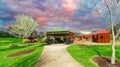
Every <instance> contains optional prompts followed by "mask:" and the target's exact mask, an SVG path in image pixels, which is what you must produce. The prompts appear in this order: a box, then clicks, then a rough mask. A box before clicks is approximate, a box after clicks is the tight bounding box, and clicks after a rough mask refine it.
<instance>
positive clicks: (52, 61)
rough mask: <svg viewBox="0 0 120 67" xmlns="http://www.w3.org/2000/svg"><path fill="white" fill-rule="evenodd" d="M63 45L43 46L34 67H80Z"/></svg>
mask: <svg viewBox="0 0 120 67" xmlns="http://www.w3.org/2000/svg"><path fill="white" fill-rule="evenodd" d="M67 46H68V45H65V44H52V45H47V46H45V48H44V50H43V52H42V54H41V56H40V57H39V60H38V62H37V63H36V64H35V67H82V66H81V65H80V64H79V63H78V62H76V61H75V60H74V59H73V58H72V57H71V56H70V54H69V53H68V52H67V50H66V47H67Z"/></svg>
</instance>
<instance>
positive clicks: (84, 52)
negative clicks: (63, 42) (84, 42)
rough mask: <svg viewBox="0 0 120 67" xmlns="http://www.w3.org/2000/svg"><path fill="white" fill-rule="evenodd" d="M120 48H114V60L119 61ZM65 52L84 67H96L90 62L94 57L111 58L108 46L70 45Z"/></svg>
mask: <svg viewBox="0 0 120 67" xmlns="http://www.w3.org/2000/svg"><path fill="white" fill-rule="evenodd" d="M119 49H120V46H116V58H117V59H120V50H119ZM67 51H68V52H69V53H70V54H71V55H72V57H73V58H74V59H75V60H76V61H78V62H79V63H80V64H82V65H83V66H84V67H97V65H96V64H95V63H94V62H93V61H92V58H93V57H94V56H97V55H98V56H105V57H111V46H110V45H90V46H78V45H71V46H69V47H68V48H67Z"/></svg>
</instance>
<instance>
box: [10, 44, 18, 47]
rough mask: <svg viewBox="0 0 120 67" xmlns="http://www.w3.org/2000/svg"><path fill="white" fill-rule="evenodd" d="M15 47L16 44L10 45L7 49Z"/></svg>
mask: <svg viewBox="0 0 120 67" xmlns="http://www.w3.org/2000/svg"><path fill="white" fill-rule="evenodd" d="M15 47H18V45H16V44H10V46H9V48H15Z"/></svg>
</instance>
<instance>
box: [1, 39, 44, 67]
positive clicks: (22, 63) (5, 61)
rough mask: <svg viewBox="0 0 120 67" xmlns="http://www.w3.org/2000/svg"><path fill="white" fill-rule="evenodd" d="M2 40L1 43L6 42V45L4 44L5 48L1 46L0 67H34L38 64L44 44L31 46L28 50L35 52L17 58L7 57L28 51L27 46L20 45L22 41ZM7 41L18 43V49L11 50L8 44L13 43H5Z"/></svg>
mask: <svg viewBox="0 0 120 67" xmlns="http://www.w3.org/2000/svg"><path fill="white" fill-rule="evenodd" d="M0 40H1V42H3V41H4V43H3V44H2V45H3V46H0V67H34V64H35V63H36V62H37V59H38V58H39V56H40V54H41V52H42V50H43V48H44V45H43V44H31V45H30V46H29V47H28V48H29V50H33V49H34V51H33V52H31V53H29V54H25V55H21V56H16V57H7V56H8V55H10V54H12V53H15V52H20V51H25V50H28V48H27V47H26V46H25V44H20V42H22V40H21V39H17V38H2V39H1V38H0ZM5 41H6V42H7V41H10V42H11V43H16V44H17V45H18V47H16V48H9V45H8V44H11V43H5ZM0 45H1V44H0Z"/></svg>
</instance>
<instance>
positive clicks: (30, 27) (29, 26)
mask: <svg viewBox="0 0 120 67" xmlns="http://www.w3.org/2000/svg"><path fill="white" fill-rule="evenodd" d="M15 19H16V22H14V23H12V24H11V25H10V27H9V31H10V32H11V33H13V34H14V35H16V36H17V37H20V38H26V37H28V36H30V35H31V33H32V32H33V31H34V30H35V29H36V28H37V26H38V24H37V22H36V21H35V20H34V19H33V18H32V17H29V16H27V15H24V14H22V15H17V16H15Z"/></svg>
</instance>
